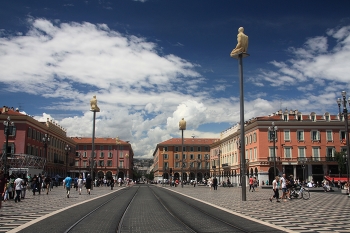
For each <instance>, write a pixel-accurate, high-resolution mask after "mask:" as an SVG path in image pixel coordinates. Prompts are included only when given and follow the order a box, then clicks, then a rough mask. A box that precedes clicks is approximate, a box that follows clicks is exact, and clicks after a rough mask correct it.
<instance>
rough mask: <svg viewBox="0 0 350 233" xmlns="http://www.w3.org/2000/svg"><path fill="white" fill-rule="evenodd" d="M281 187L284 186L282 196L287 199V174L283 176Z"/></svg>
mask: <svg viewBox="0 0 350 233" xmlns="http://www.w3.org/2000/svg"><path fill="white" fill-rule="evenodd" d="M280 183H281V187H282V197H281V199H283V201H287V200H286V198H287V180H286V174H283V175H282V177H281V182H280Z"/></svg>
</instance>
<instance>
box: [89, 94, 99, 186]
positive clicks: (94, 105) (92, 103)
mask: <svg viewBox="0 0 350 233" xmlns="http://www.w3.org/2000/svg"><path fill="white" fill-rule="evenodd" d="M90 106H91V108H90V111H91V112H93V113H94V114H93V120H92V145H91V158H90V159H91V164H90V169H91V171H90V173H91V180H92V182H94V180H95V179H94V177H93V174H94V173H93V172H94V165H95V161H94V155H95V121H96V112H100V108H99V107H97V99H96V96H95V95H94V96H93V97H92V99H91V100H90ZM91 189H93V185H91Z"/></svg>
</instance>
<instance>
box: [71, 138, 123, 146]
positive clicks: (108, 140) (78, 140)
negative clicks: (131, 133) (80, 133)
mask: <svg viewBox="0 0 350 233" xmlns="http://www.w3.org/2000/svg"><path fill="white" fill-rule="evenodd" d="M71 138H72V139H73V140H74V141H75V142H76V143H79V144H91V143H92V138H83V137H71ZM118 142H120V144H129V143H128V142H125V141H123V140H120V139H119V140H118ZM94 143H95V144H108V145H111V144H114V145H117V142H116V138H95V140H94Z"/></svg>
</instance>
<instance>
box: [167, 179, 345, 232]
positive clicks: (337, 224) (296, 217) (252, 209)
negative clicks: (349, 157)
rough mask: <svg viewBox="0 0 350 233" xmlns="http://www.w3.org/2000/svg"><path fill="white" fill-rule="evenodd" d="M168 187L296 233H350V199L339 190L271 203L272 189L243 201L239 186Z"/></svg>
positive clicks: (257, 193) (247, 195)
mask: <svg viewBox="0 0 350 233" xmlns="http://www.w3.org/2000/svg"><path fill="white" fill-rule="evenodd" d="M166 188H167V189H170V190H173V191H174V192H178V193H181V194H184V195H187V196H189V197H192V198H195V199H197V200H201V201H203V202H207V203H210V204H212V205H214V206H218V207H221V208H224V209H226V210H228V211H230V212H232V213H236V214H239V215H241V216H245V217H247V218H249V219H253V220H254V219H255V220H256V221H263V222H267V223H269V224H273V225H276V226H279V227H283V228H285V229H286V230H288V231H292V232H350V219H349V218H350V198H349V197H348V196H347V195H344V194H341V193H340V192H339V191H338V190H335V192H327V193H325V192H310V194H311V197H310V199H309V200H303V199H292V200H286V201H281V202H276V201H273V202H270V200H269V198H270V197H271V196H272V190H271V189H261V188H258V189H257V191H255V192H249V189H247V192H246V201H242V189H241V188H238V187H235V188H232V187H231V188H227V187H225V188H223V187H219V188H218V190H216V191H214V190H210V188H209V187H205V186H197V187H193V186H191V185H185V186H184V188H181V186H178V187H171V188H170V187H169V186H167V187H166ZM280 194H281V192H280ZM280 196H281V195H280Z"/></svg>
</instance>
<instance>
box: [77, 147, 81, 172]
mask: <svg viewBox="0 0 350 233" xmlns="http://www.w3.org/2000/svg"><path fill="white" fill-rule="evenodd" d="M78 156H79V176H80V170H81V153H80V152H79V153H78Z"/></svg>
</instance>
